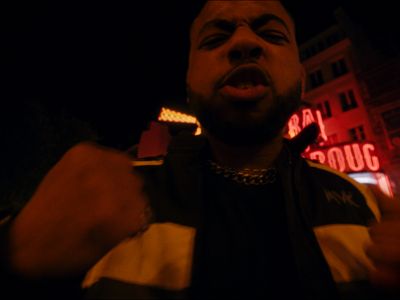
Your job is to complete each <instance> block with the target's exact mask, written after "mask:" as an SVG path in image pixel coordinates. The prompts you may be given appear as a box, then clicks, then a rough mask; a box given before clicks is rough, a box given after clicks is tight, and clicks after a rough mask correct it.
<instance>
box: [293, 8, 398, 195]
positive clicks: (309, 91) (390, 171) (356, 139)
mask: <svg viewBox="0 0 400 300" xmlns="http://www.w3.org/2000/svg"><path fill="white" fill-rule="evenodd" d="M335 15H336V20H337V24H335V25H333V26H331V27H330V28H328V29H327V30H325V31H323V32H321V33H320V34H319V35H317V36H315V37H314V38H312V39H310V40H309V41H307V42H305V43H304V44H302V45H301V46H300V55H301V59H302V63H303V65H304V68H305V71H306V74H307V84H306V93H305V97H304V100H305V102H307V103H308V104H310V105H311V106H312V107H314V108H317V109H319V110H320V111H321V112H322V116H323V119H324V125H325V133H326V136H327V140H326V142H325V144H324V145H323V146H324V147H332V146H335V145H342V144H346V143H347V144H349V143H372V144H373V145H375V147H376V152H377V155H378V157H379V162H380V172H382V174H386V175H387V177H388V179H389V180H390V184H391V188H392V190H393V191H394V192H395V193H399V187H400V155H399V149H400V75H399V72H400V68H399V66H400V63H399V62H400V60H399V56H397V57H390V58H389V57H379V54H378V53H377V51H375V50H374V49H373V48H372V47H371V46H370V44H369V43H368V38H367V37H366V35H364V34H363V32H362V30H361V29H360V28H359V26H358V25H357V24H353V23H352V22H351V20H350V19H349V18H348V16H347V15H346V14H345V12H344V11H343V10H337V11H336V14H335ZM360 175H361V174H360ZM363 175H365V174H363ZM356 177H357V176H356ZM368 183H370V182H368Z"/></svg>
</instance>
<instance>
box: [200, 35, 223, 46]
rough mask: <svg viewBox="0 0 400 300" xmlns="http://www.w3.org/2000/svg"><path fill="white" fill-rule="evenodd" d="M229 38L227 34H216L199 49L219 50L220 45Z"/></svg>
mask: <svg viewBox="0 0 400 300" xmlns="http://www.w3.org/2000/svg"><path fill="white" fill-rule="evenodd" d="M228 38H229V36H228V35H226V34H216V35H212V36H209V37H207V38H205V39H204V40H203V41H202V42H201V43H200V47H199V48H207V49H212V48H217V47H218V46H219V45H221V44H223V43H224V42H225V41H226V40H227V39H228Z"/></svg>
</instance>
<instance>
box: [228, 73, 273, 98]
mask: <svg viewBox="0 0 400 300" xmlns="http://www.w3.org/2000/svg"><path fill="white" fill-rule="evenodd" d="M221 86H222V87H221V94H222V95H223V96H224V97H226V98H230V99H232V100H239V101H243V100H246V101H249V100H257V99H260V98H263V97H264V96H265V94H266V93H267V89H268V86H269V83H268V79H267V76H266V75H265V74H264V72H263V71H262V70H261V69H260V68H259V67H256V66H242V67H239V68H237V69H235V70H234V71H233V72H232V73H230V74H229V75H228V76H227V77H226V78H225V80H224V81H223V83H222V85H221Z"/></svg>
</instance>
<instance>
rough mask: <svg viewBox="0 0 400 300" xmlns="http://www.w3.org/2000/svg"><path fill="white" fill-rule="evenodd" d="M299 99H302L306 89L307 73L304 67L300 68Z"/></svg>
mask: <svg viewBox="0 0 400 300" xmlns="http://www.w3.org/2000/svg"><path fill="white" fill-rule="evenodd" d="M300 80H301V99H302V100H303V99H304V96H305V94H306V87H307V85H306V84H307V72H306V69H304V66H303V65H302V66H301V77H300Z"/></svg>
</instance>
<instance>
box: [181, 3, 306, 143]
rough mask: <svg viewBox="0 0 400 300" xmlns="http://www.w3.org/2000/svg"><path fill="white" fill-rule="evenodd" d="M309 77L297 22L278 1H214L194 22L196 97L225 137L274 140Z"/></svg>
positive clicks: (190, 77) (212, 129)
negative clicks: (303, 63)
mask: <svg viewBox="0 0 400 300" xmlns="http://www.w3.org/2000/svg"><path fill="white" fill-rule="evenodd" d="M301 77H302V67H301V64H300V61H299V57H298V48H297V44H296V41H295V29H294V25H293V22H292V20H291V18H290V16H289V15H288V13H287V12H286V11H285V9H284V8H283V6H282V5H281V4H280V3H279V2H278V1H271V0H270V1H208V2H207V4H206V5H205V7H204V8H203V10H202V11H201V13H200V14H199V16H198V17H197V19H196V20H195V21H194V23H193V27H192V31H191V51H190V58H189V69H188V73H187V86H188V94H189V99H190V102H191V105H192V107H193V108H194V110H195V113H196V115H197V117H198V118H199V120H200V122H201V123H202V126H203V127H204V128H205V129H206V131H207V132H208V134H211V135H213V136H215V137H216V138H218V139H220V140H222V141H223V142H226V143H227V144H234V145H255V144H263V143H265V142H268V141H269V140H271V139H273V138H274V137H275V136H276V135H277V134H279V132H280V131H281V129H282V128H283V127H284V125H285V123H286V121H287V119H288V118H289V116H290V115H291V114H292V113H293V111H294V110H295V109H296V108H297V107H298V105H299V102H300V94H301Z"/></svg>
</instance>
